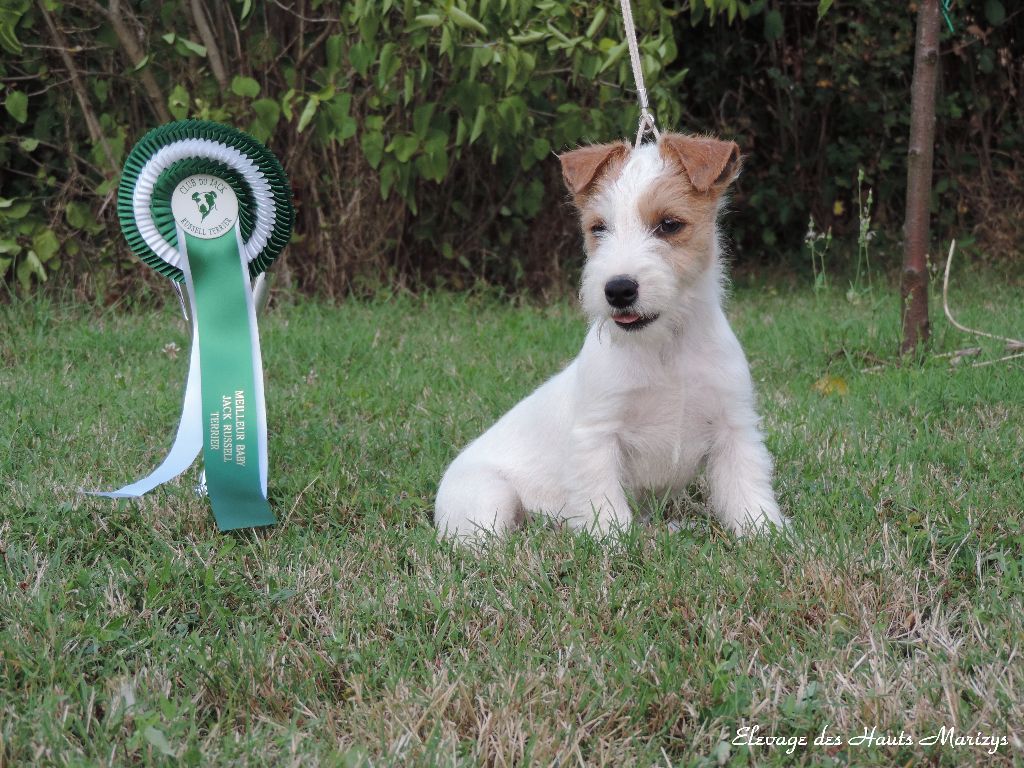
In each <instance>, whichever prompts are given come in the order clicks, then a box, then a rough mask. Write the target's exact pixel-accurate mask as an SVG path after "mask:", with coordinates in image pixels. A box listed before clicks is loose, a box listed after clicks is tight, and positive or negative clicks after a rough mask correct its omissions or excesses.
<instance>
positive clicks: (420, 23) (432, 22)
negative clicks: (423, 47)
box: [410, 13, 444, 29]
mask: <svg viewBox="0 0 1024 768" xmlns="http://www.w3.org/2000/svg"><path fill="white" fill-rule="evenodd" d="M443 21H444V19H442V18H441V15H440V14H437V13H421V14H420V15H419V16H417V17H416V18H415V19H413V23H412V24H411V25H410V26H411V27H412V28H413V29H415V28H417V27H440V26H441V23H442V22H443Z"/></svg>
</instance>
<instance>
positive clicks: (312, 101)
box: [298, 96, 320, 133]
mask: <svg viewBox="0 0 1024 768" xmlns="http://www.w3.org/2000/svg"><path fill="white" fill-rule="evenodd" d="M319 106H320V99H318V98H317V97H316V96H310V97H309V100H308V101H307V102H306V106H305V107H303V109H302V114H301V115H299V128H298V130H299V133H302V132H303V131H304V130H306V127H307V126H308V125H309V123H310V121H311V120H312V119H313V118H314V117H316V110H317V108H318V107H319Z"/></svg>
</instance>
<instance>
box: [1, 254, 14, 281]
mask: <svg viewBox="0 0 1024 768" xmlns="http://www.w3.org/2000/svg"><path fill="white" fill-rule="evenodd" d="M13 263H14V259H0V280H3V279H4V278H5V277H7V270H9V269H10V268H11V264H13Z"/></svg>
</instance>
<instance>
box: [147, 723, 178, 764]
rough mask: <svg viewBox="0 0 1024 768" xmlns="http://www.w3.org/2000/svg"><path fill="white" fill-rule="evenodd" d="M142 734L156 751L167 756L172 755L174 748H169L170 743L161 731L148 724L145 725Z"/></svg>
mask: <svg viewBox="0 0 1024 768" xmlns="http://www.w3.org/2000/svg"><path fill="white" fill-rule="evenodd" d="M142 735H143V736H144V737H145V739H146V741H148V742H149V743H150V745H151V746H152V747H153V749H155V750H156V751H157V752H159V753H160V754H162V755H166V756H167V757H174V750H173V749H172V748H171V743H170V742H169V741H168V740H167V737H166V736H164V732H163V731H161V730H159V729H157V728H154V727H153V726H152V725H150V726H147V727H146V730H144V731H143V732H142Z"/></svg>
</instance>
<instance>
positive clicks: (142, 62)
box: [132, 53, 149, 72]
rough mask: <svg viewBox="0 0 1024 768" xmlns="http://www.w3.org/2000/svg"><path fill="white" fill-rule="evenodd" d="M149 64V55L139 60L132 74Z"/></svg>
mask: <svg viewBox="0 0 1024 768" xmlns="http://www.w3.org/2000/svg"><path fill="white" fill-rule="evenodd" d="M147 64H149V54H148V53H147V54H146V55H145V56H143V57H142V58H141V59H139V61H138V63H137V64H136V65H135V66H134V67H132V72H138V71H139V70H141V69H142V68H143V67H145V66H146V65H147Z"/></svg>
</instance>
